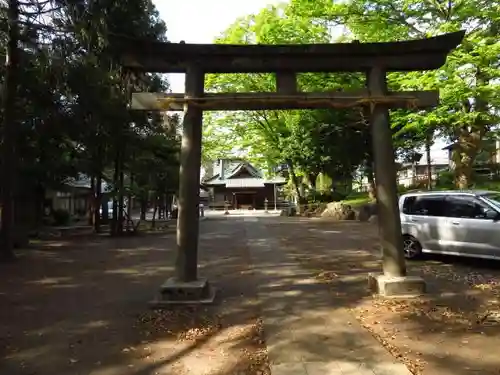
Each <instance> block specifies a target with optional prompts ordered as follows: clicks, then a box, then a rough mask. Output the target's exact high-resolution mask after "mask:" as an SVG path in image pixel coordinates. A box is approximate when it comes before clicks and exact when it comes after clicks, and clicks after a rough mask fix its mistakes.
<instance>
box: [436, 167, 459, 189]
mask: <svg viewBox="0 0 500 375" xmlns="http://www.w3.org/2000/svg"><path fill="white" fill-rule="evenodd" d="M436 186H437V187H441V188H450V189H451V188H454V187H455V174H454V173H453V172H451V171H443V172H441V173H439V175H438V178H437V180H436Z"/></svg>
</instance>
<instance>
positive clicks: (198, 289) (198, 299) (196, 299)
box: [150, 277, 215, 309]
mask: <svg viewBox="0 0 500 375" xmlns="http://www.w3.org/2000/svg"><path fill="white" fill-rule="evenodd" d="M214 300H215V288H214V287H213V286H212V285H211V284H210V283H209V282H208V280H207V279H198V280H196V281H190V282H183V281H178V280H177V279H176V278H173V277H172V278H170V279H168V280H167V281H166V282H165V283H164V284H163V285H162V286H161V287H160V295H159V297H158V298H157V299H155V300H154V301H152V302H150V306H151V308H153V309H161V308H167V307H170V306H172V305H206V304H211V303H213V302H214Z"/></svg>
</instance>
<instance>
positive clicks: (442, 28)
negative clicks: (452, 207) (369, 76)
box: [291, 0, 500, 187]
mask: <svg viewBox="0 0 500 375" xmlns="http://www.w3.org/2000/svg"><path fill="white" fill-rule="evenodd" d="M291 10H292V12H293V13H294V14H305V15H306V16H308V17H314V18H315V19H316V20H317V22H318V23H321V22H329V23H334V24H342V25H344V27H345V28H346V29H347V30H348V31H349V33H350V35H351V36H350V37H351V38H352V39H358V40H360V41H363V42H382V41H397V40H406V39H415V38H424V37H430V36H434V35H439V34H442V33H446V32H452V31H457V30H461V29H464V30H466V31H467V36H466V38H465V40H464V42H463V43H462V45H461V46H459V47H458V48H457V49H456V50H455V51H453V52H452V53H451V54H450V56H449V58H448V60H447V62H446V64H445V65H444V66H443V67H442V68H441V69H438V70H436V71H428V72H412V73H393V74H390V75H389V86H390V87H391V88H392V89H401V90H432V89H439V91H440V97H441V100H440V105H439V106H438V107H437V108H436V109H434V110H432V111H418V112H411V113H408V112H405V111H397V112H394V113H393V116H392V122H393V125H394V126H396V127H399V130H398V132H399V133H400V134H399V135H404V134H408V135H409V137H406V139H405V137H403V139H400V140H399V142H400V144H399V145H398V146H402V147H403V148H407V149H412V148H414V147H415V146H417V147H418V146H421V145H422V144H423V142H424V140H425V139H426V138H427V136H428V135H429V134H431V137H432V135H433V134H440V135H442V136H444V137H447V138H449V139H450V140H451V141H453V142H458V147H457V148H456V152H455V155H454V161H455V163H456V166H457V167H456V171H455V182H456V183H460V184H461V186H462V187H465V186H466V185H468V184H470V182H469V181H468V180H469V179H470V177H471V175H472V166H473V164H474V161H475V157H476V155H477V153H478V151H479V150H480V148H481V141H482V139H484V138H487V137H488V135H489V134H490V133H491V132H492V130H493V129H492V128H493V127H494V125H496V124H497V123H498V113H500V112H499V111H498V109H499V104H500V102H499V98H500V95H499V90H500V84H499V78H500V65H499V63H498V56H499V52H500V44H499V43H498V37H499V27H500V16H499V14H500V13H499V12H498V3H497V2H495V1H487V0H470V1H468V2H464V1H455V2H449V3H447V5H446V6H444V5H443V4H442V2H436V1H417V0H395V1H393V0H350V1H346V2H331V1H327V0H321V1H315V2H314V7H313V6H311V2H310V1H309V0H293V1H292V3H291ZM401 125H402V126H401ZM396 142H398V140H396ZM412 146H413V147H412Z"/></svg>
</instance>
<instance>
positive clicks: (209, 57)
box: [114, 31, 465, 73]
mask: <svg viewBox="0 0 500 375" xmlns="http://www.w3.org/2000/svg"><path fill="white" fill-rule="evenodd" d="M464 35H465V31H458V32H454V33H449V34H445V35H440V36H436V37H432V38H427V39H418V40H409V41H402V42H387V43H358V42H353V43H332V44H288V45H286V44H285V45H262V44H257V45H234V44H184V43H168V42H166V43H163V42H150V41H144V40H139V39H129V38H124V37H114V43H115V44H116V47H117V50H118V51H120V52H119V56H118V58H119V59H120V61H121V64H122V65H123V66H124V67H125V68H128V69H131V70H134V71H138V72H157V73H185V72H186V71H187V68H188V66H192V65H197V66H199V67H201V68H202V69H203V70H204V71H205V72H206V73H258V72H278V71H292V72H342V71H343V72H358V71H359V72H362V71H366V70H368V69H370V68H371V67H373V66H381V67H383V68H384V69H385V70H386V71H415V70H431V69H437V68H439V67H440V66H442V65H443V64H444V63H445V61H446V56H447V55H448V53H450V51H451V50H453V49H454V48H455V47H457V46H458V45H459V44H460V43H461V41H462V39H463V37H464Z"/></svg>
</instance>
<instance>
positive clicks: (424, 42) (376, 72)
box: [115, 31, 465, 307]
mask: <svg viewBox="0 0 500 375" xmlns="http://www.w3.org/2000/svg"><path fill="white" fill-rule="evenodd" d="M464 35H465V32H464V31H459V32H455V33H450V34H445V35H442V36H437V37H433V38H428V39H421V40H413V41H403V42H391V43H359V42H353V43H338V44H306V45H212V44H185V43H162V42H151V41H146V40H137V39H129V38H122V37H115V43H116V47H118V50H119V51H120V53H119V59H120V62H121V64H122V66H123V67H124V68H126V69H129V70H130V71H132V72H139V73H146V72H156V73H185V74H186V90H185V93H184V94H163V93H135V94H132V105H131V108H132V109H138V110H164V111H167V110H168V111H180V110H184V121H183V132H182V147H181V155H180V159H181V160H180V164H181V165H180V186H179V205H178V209H179V211H178V219H177V263H176V274H175V276H174V277H172V278H170V279H168V281H167V282H166V283H165V284H164V285H163V286H162V287H161V293H160V295H161V297H160V299H159V300H158V301H157V303H156V306H157V307H161V306H163V305H169V304H178V303H209V302H212V301H213V299H214V296H215V292H214V291H213V288H212V287H211V286H210V284H209V282H208V281H207V280H206V279H202V278H199V277H198V273H197V268H198V237H199V233H198V232H199V219H198V203H199V181H200V167H201V143H202V120H203V111H204V110H207V111H231V110H272V109H274V110H275V109H313V108H332V107H333V108H335V107H337V108H338V107H341V108H345V107H346V106H360V105H361V106H368V107H369V110H370V126H372V134H373V151H374V164H375V181H376V185H377V186H376V188H377V200H378V215H379V220H378V223H379V224H378V225H379V231H380V237H381V241H382V259H383V275H379V276H377V277H375V278H371V280H372V285H374V286H375V287H376V290H377V291H378V292H379V293H381V294H385V295H389V294H393V295H394V294H396V295H397V294H418V293H421V292H424V291H425V283H424V281H423V280H422V279H419V278H416V277H410V276H407V275H406V264H405V259H404V252H403V243H402V236H401V221H400V216H399V207H398V198H397V184H396V168H395V164H394V150H393V145H392V135H391V130H390V123H389V109H390V108H426V107H432V106H435V105H437V104H438V102H439V93H438V92H437V91H419V92H388V89H387V84H386V73H387V72H391V71H419V70H433V69H437V68H439V67H441V66H442V65H443V64H444V63H445V61H446V57H447V55H448V54H449V53H450V52H451V50H452V49H454V48H455V47H456V46H457V45H459V44H460V43H461V41H462V39H463V37H464ZM303 72H326V73H331V72H363V73H365V74H366V82H367V88H366V89H365V90H361V91H356V92H345V93H339V92H318V93H312V92H308V93H306V92H298V90H297V81H296V74H297V73H303ZM206 73H275V74H276V86H277V92H265V93H237V94H233V93H220V94H209V93H205V92H204V77H205V74H206Z"/></svg>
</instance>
